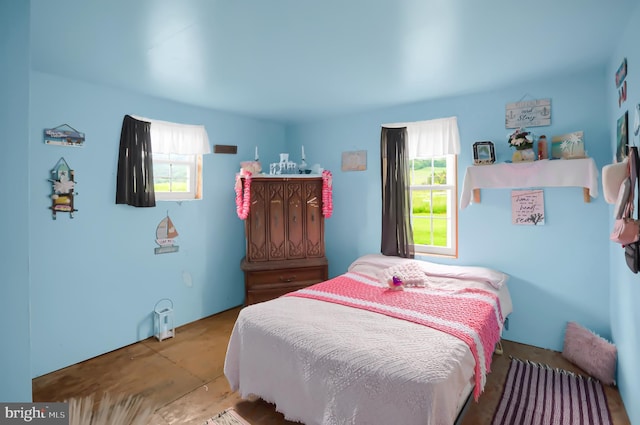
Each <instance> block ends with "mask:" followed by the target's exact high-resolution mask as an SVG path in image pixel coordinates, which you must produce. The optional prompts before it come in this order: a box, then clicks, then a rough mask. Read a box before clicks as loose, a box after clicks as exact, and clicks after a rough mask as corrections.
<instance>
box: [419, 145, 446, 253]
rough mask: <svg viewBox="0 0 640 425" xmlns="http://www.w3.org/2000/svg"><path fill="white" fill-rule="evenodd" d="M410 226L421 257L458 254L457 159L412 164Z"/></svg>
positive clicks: (424, 160) (420, 161)
mask: <svg viewBox="0 0 640 425" xmlns="http://www.w3.org/2000/svg"><path fill="white" fill-rule="evenodd" d="M410 165H411V172H410V184H411V226H412V230H413V239H414V245H415V248H416V253H418V254H443V255H451V254H454V255H455V253H456V251H457V248H456V246H455V245H456V242H457V237H456V236H455V232H456V229H455V228H454V227H453V226H454V225H455V223H456V221H457V220H456V210H455V208H456V206H455V203H456V196H455V194H456V190H457V187H456V175H455V174H456V173H455V170H456V158H455V156H454V155H450V156H445V157H440V158H426V159H424V158H423V159H414V160H411V164H410Z"/></svg>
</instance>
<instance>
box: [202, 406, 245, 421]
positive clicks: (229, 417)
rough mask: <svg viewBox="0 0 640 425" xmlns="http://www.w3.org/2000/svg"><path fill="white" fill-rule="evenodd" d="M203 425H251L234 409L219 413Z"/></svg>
mask: <svg viewBox="0 0 640 425" xmlns="http://www.w3.org/2000/svg"><path fill="white" fill-rule="evenodd" d="M203 425H251V424H250V423H249V422H247V421H245V420H244V419H242V416H240V415H239V414H238V412H236V411H235V409H234V408H233V407H230V408H228V409H227V410H225V411H223V412H220V413H218V414H217V415H215V416H214V417H213V418H211V419H209V420H207V421H206V422H205V423H204V424H203Z"/></svg>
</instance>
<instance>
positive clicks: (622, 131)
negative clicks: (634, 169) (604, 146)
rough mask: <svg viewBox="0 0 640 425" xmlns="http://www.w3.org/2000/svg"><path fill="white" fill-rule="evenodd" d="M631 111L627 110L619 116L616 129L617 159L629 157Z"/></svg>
mask: <svg viewBox="0 0 640 425" xmlns="http://www.w3.org/2000/svg"><path fill="white" fill-rule="evenodd" d="M628 128H629V112H628V111H625V112H624V114H623V115H622V116H621V117H620V118H618V125H617V130H616V140H617V147H616V161H617V162H621V161H622V160H623V159H625V158H626V157H627V154H628V153H629V132H628V131H627V129H628Z"/></svg>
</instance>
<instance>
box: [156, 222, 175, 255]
mask: <svg viewBox="0 0 640 425" xmlns="http://www.w3.org/2000/svg"><path fill="white" fill-rule="evenodd" d="M177 237H178V231H177V230H176V227H175V226H174V225H173V222H172V221H171V219H170V218H169V213H167V216H166V217H165V218H163V219H162V220H161V221H160V223H159V224H158V227H157V228H156V243H157V244H158V245H160V246H159V247H158V248H155V253H156V254H167V253H170V252H178V249H179V248H180V247H179V246H178V245H174V244H173V240H174V239H175V238H177Z"/></svg>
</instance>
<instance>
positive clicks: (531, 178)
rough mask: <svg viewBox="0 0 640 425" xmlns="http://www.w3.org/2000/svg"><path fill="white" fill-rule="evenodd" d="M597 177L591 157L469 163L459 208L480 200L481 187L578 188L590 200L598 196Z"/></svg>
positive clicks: (586, 199) (585, 198)
mask: <svg viewBox="0 0 640 425" xmlns="http://www.w3.org/2000/svg"><path fill="white" fill-rule="evenodd" d="M598 176H599V172H598V169H597V168H596V164H595V161H594V160H593V158H581V159H566V160H565V159H558V160H549V159H543V160H540V161H533V162H519V163H500V164H491V165H472V166H469V167H467V171H466V173H465V176H464V182H463V184H462V194H461V196H460V209H465V208H466V207H467V206H469V204H470V203H471V202H472V201H473V203H476V204H478V203H480V189H504V188H528V187H581V188H582V189H583V199H584V202H590V200H591V197H594V198H596V197H598ZM472 194H473V199H472Z"/></svg>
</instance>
